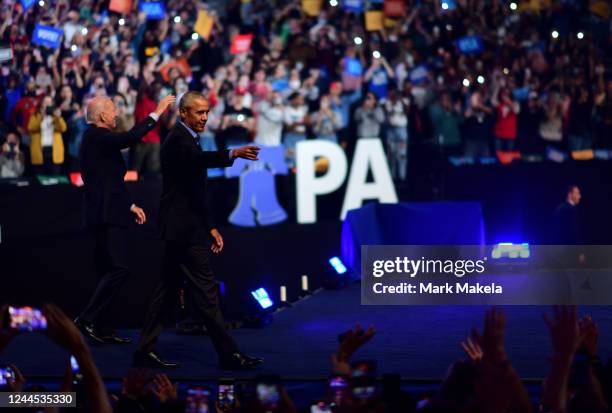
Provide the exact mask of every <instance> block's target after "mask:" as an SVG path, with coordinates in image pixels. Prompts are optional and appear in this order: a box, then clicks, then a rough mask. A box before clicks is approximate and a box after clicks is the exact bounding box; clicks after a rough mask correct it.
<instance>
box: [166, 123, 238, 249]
mask: <svg viewBox="0 0 612 413" xmlns="http://www.w3.org/2000/svg"><path fill="white" fill-rule="evenodd" d="M233 163H234V161H233V160H232V159H230V156H229V151H228V150H223V151H216V152H203V151H202V150H201V149H200V148H199V147H198V145H197V144H196V140H195V138H194V137H193V136H192V135H191V133H190V132H189V131H188V130H187V129H186V128H185V127H184V126H183V125H182V124H181V123H179V122H177V123H176V125H175V126H174V127H173V128H172V130H171V131H170V133H169V134H168V136H167V137H166V140H165V141H164V144H163V145H162V148H161V170H162V175H163V187H162V196H161V205H160V210H159V227H160V234H161V237H162V239H164V240H166V241H175V242H182V243H187V244H202V243H206V242H207V241H208V238H209V232H210V229H211V222H210V218H209V211H208V202H207V195H206V169H207V168H220V167H226V166H231V165H232V164H233Z"/></svg>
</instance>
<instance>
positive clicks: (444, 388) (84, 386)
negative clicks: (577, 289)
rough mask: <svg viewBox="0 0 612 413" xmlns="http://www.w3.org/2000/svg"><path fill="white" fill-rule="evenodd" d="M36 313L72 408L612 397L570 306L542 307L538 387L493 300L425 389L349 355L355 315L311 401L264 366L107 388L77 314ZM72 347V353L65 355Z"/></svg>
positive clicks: (574, 407) (130, 380)
mask: <svg viewBox="0 0 612 413" xmlns="http://www.w3.org/2000/svg"><path fill="white" fill-rule="evenodd" d="M7 309H8V306H7V305H3V306H0V323H2V324H0V325H2V326H5V327H3V328H1V329H0V353H1V352H2V351H3V350H4V349H5V348H6V347H7V346H8V345H10V344H11V341H12V340H13V339H14V338H15V337H16V336H17V335H18V334H20V332H19V331H18V330H16V329H11V328H7V326H8V325H9V324H11V323H12V321H11V322H8V320H7V318H8V317H10V316H9V313H8V311H7ZM41 313H42V314H43V315H44V317H46V320H45V328H44V329H43V331H42V332H43V333H44V334H46V335H47V336H48V338H49V339H50V340H51V341H53V342H54V343H55V344H56V345H58V346H59V347H61V348H62V349H64V350H65V351H66V352H67V356H66V372H65V376H64V380H63V382H62V383H61V385H60V390H61V391H64V392H76V398H77V403H76V405H77V410H78V411H82V412H88V413H112V412H115V413H138V412H140V413H206V412H209V411H216V412H217V413H239V412H249V413H251V412H252V413H264V412H269V413H274V412H279V413H297V412H309V411H310V413H320V412H339V413H342V412H347V413H373V412H376V413H396V412H397V413H399V412H403V413H406V412H417V411H418V412H423V413H428V412H430V413H510V412H521V413H531V412H536V411H538V412H550V413H553V412H554V413H557V412H558V413H606V412H609V411H610V410H609V406H610V403H611V402H612V391H611V389H612V388H611V384H612V368H611V365H610V363H607V364H606V363H605V362H602V361H601V360H600V358H599V356H598V352H599V340H598V338H599V328H598V326H597V324H596V322H595V321H594V320H593V319H592V318H591V317H590V316H588V315H585V316H583V317H579V316H578V313H577V310H576V307H572V306H561V307H555V308H554V309H553V311H552V315H550V312H549V313H548V314H546V313H545V314H544V322H545V324H546V326H547V327H548V331H549V336H550V342H551V354H550V355H549V358H548V360H549V364H550V367H549V371H548V374H547V377H546V378H545V380H544V381H543V382H542V383H540V384H539V385H540V386H541V387H540V390H539V391H537V392H536V393H537V394H538V395H537V396H534V395H533V394H532V395H530V394H529V392H528V389H527V387H526V386H525V385H524V383H523V381H522V380H521V378H520V376H519V375H518V373H517V372H516V370H515V369H514V367H513V365H512V362H511V360H510V358H509V357H508V353H507V351H506V347H505V334H506V316H505V314H504V313H503V312H502V311H500V310H498V309H495V308H493V309H490V310H488V311H487V312H486V314H485V316H484V328H483V329H482V330H481V331H479V329H478V328H476V327H475V328H474V329H473V330H472V332H471V333H467V332H466V333H467V334H468V336H467V338H466V339H465V340H464V341H463V342H461V343H457V346H461V347H462V348H463V350H464V353H465V355H464V357H463V358H461V359H459V360H457V361H456V362H454V363H453V364H452V365H451V366H449V368H448V371H447V373H446V376H445V378H444V379H443V381H442V383H441V384H440V385H439V387H438V389H436V390H434V391H427V392H424V393H416V392H408V391H406V390H405V389H402V386H401V381H400V377H399V376H397V375H383V377H382V381H379V377H378V373H377V369H376V361H375V360H368V361H365V360H364V361H359V360H358V359H357V357H355V353H357V352H358V350H359V349H360V348H361V347H363V346H364V345H365V344H366V343H367V342H368V341H370V340H371V339H372V338H373V337H374V336H375V334H376V331H375V329H374V327H372V326H370V327H369V328H368V329H367V330H364V329H362V328H361V327H360V326H359V325H357V326H356V327H355V328H353V329H351V330H348V331H346V332H344V333H342V334H340V335H339V337H338V338H339V346H338V348H337V350H336V351H335V352H334V353H333V354H332V355H331V357H330V359H331V368H330V380H329V386H328V390H327V392H326V393H325V394H320V398H318V399H317V400H313V401H312V404H311V405H301V404H296V403H294V401H293V400H292V397H291V394H290V393H289V392H288V391H287V390H286V389H285V388H284V387H283V383H282V380H281V379H280V378H279V377H273V376H270V375H266V376H261V375H260V376H256V377H254V379H252V380H245V381H244V383H243V385H241V386H239V387H238V386H237V385H235V384H228V383H227V382H226V381H220V382H219V388H218V389H213V388H207V387H203V386H196V387H191V388H189V389H185V388H184V385H179V383H176V382H173V381H172V380H171V379H170V378H169V377H168V376H167V375H166V374H152V372H151V371H149V370H146V369H142V368H140V369H132V370H130V371H129V372H128V375H127V376H126V377H125V378H124V379H123V381H122V386H121V389H120V391H118V392H117V391H110V392H109V390H107V388H106V386H105V383H104V381H103V380H102V377H101V375H100V373H99V371H98V368H97V366H96V363H95V361H94V359H93V357H92V353H91V350H90V348H89V345H88V344H87V342H86V341H85V340H84V338H83V336H81V334H80V332H79V330H78V329H77V327H76V326H75V325H74V323H73V322H72V321H71V320H70V319H69V318H68V317H67V316H66V315H65V314H64V313H63V312H62V310H60V309H59V308H58V307H56V306H54V305H51V304H47V305H45V306H43V308H42V311H41ZM11 320H12V318H11ZM543 324H544V323H543ZM38 327H40V326H38ZM543 327H544V326H543ZM21 334H31V333H24V332H21ZM69 355H72V357H73V359H74V360H72V361H69ZM541 357H542V358H543V359H544V358H546V357H545V355H544V354H542V355H541ZM75 365H76V367H77V369H76V370H75ZM9 368H10V369H11V370H10V374H9V375H8V376H2V379H3V381H2V382H0V389H1V390H2V391H11V392H21V391H25V392H29V391H39V392H40V391H45V390H48V389H47V388H45V387H43V386H41V385H32V384H30V383H28V381H27V378H26V377H24V376H23V374H22V373H21V372H20V371H19V368H18V366H16V365H14V364H10V365H9ZM4 372H6V369H3V374H4ZM228 385H231V386H234V387H233V388H232V390H231V393H230V392H225V391H224V388H223V387H222V386H228ZM23 411H24V412H25V411H40V410H35V409H34V410H27V409H23ZM44 411H45V412H47V413H59V411H60V410H59V409H57V408H49V409H45V410H44ZM66 411H71V410H66Z"/></svg>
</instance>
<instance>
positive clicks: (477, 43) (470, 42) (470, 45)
mask: <svg viewBox="0 0 612 413" xmlns="http://www.w3.org/2000/svg"><path fill="white" fill-rule="evenodd" d="M457 48H458V49H459V51H460V52H461V53H463V54H475V53H481V52H482V51H483V48H484V47H483V43H482V38H481V37H480V36H465V37H462V38H460V39H458V40H457Z"/></svg>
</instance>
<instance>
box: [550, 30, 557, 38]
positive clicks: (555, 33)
mask: <svg viewBox="0 0 612 413" xmlns="http://www.w3.org/2000/svg"><path fill="white" fill-rule="evenodd" d="M550 35H551V36H552V38H553V39H558V38H559V32H558V31H556V30H553V31H552V33H550Z"/></svg>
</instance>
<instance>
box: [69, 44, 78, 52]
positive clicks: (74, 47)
mask: <svg viewBox="0 0 612 413" xmlns="http://www.w3.org/2000/svg"><path fill="white" fill-rule="evenodd" d="M77 49H78V47H77V45H76V44H73V45H72V46H70V51H71V52H72V53H74V52H76V51H77Z"/></svg>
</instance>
